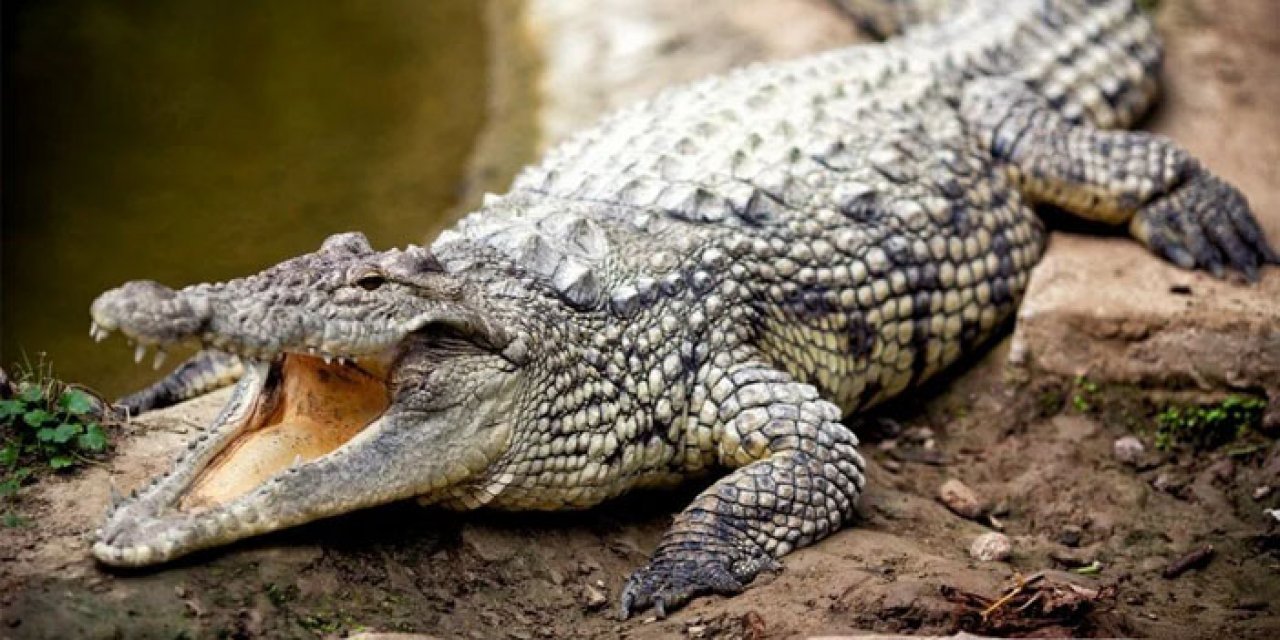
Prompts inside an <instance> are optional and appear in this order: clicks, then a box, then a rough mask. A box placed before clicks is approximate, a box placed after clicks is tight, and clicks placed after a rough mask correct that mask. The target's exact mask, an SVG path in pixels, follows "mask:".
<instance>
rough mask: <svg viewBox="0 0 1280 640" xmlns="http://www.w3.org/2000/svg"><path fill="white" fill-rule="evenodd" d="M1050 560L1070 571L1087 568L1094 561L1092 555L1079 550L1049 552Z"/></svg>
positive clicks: (1054, 550)
mask: <svg viewBox="0 0 1280 640" xmlns="http://www.w3.org/2000/svg"><path fill="white" fill-rule="evenodd" d="M1049 558H1050V559H1052V560H1053V561H1054V562H1057V563H1058V564H1061V565H1062V566H1064V567H1067V568H1068V569H1076V568H1079V567H1087V566H1089V565H1091V564H1093V561H1094V558H1093V556H1092V554H1088V553H1085V552H1084V551H1081V550H1079V549H1053V550H1052V551H1050V552H1049Z"/></svg>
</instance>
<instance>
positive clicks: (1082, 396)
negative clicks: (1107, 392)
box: [1071, 376, 1098, 413]
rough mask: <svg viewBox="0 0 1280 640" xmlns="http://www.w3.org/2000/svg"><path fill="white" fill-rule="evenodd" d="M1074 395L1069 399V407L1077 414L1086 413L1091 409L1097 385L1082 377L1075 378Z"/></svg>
mask: <svg viewBox="0 0 1280 640" xmlns="http://www.w3.org/2000/svg"><path fill="white" fill-rule="evenodd" d="M1075 389H1076V392H1075V395H1073V396H1072V397H1071V406H1073V407H1075V409H1076V412H1077V413H1088V412H1089V410H1090V409H1093V396H1094V394H1096V393H1098V384H1097V383H1096V382H1094V381H1092V380H1090V379H1088V378H1086V377H1084V376H1076V383H1075Z"/></svg>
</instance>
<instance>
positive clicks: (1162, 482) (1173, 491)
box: [1151, 472, 1187, 496]
mask: <svg viewBox="0 0 1280 640" xmlns="http://www.w3.org/2000/svg"><path fill="white" fill-rule="evenodd" d="M1151 486H1152V487H1154V488H1155V489H1156V490H1157V491H1163V492H1165V493H1168V494H1170V495H1173V496H1177V495H1178V494H1179V493H1181V492H1182V488H1183V487H1185V486H1187V480H1186V478H1183V477H1181V476H1178V475H1175V474H1172V473H1167V472H1161V473H1160V474H1159V475H1157V476H1156V479H1155V480H1152V481H1151Z"/></svg>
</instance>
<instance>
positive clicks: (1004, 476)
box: [0, 0, 1280, 638]
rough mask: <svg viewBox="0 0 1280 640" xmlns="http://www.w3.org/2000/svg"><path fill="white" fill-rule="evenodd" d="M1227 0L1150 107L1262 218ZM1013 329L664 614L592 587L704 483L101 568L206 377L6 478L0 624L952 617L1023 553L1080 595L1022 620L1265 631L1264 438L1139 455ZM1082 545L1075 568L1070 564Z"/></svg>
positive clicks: (1227, 632) (571, 623) (1248, 51)
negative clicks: (109, 446)
mask: <svg viewBox="0 0 1280 640" xmlns="http://www.w3.org/2000/svg"><path fill="white" fill-rule="evenodd" d="M757 4H758V3H757ZM793 4H795V3H794V2H787V3H782V5H783V6H786V5H793ZM1231 4H1232V5H1235V6H1234V8H1231V9H1230V10H1225V9H1222V8H1217V9H1214V8H1213V7H1216V6H1217V5H1216V4H1212V3H1207V2H1197V1H1195V0H1178V1H1174V0H1168V1H1166V2H1163V3H1161V5H1162V6H1161V9H1160V13H1159V18H1160V24H1161V27H1162V29H1163V30H1164V32H1165V33H1166V36H1167V46H1168V50H1169V63H1168V65H1167V69H1168V76H1169V83H1168V85H1167V86H1168V88H1169V95H1168V99H1167V100H1166V101H1165V104H1164V106H1163V107H1162V109H1161V110H1160V112H1159V113H1158V114H1157V116H1156V117H1155V118H1154V119H1153V121H1152V126H1153V127H1154V128H1156V129H1157V130H1159V131H1162V132H1165V133H1169V134H1170V135H1173V136H1174V137H1176V138H1177V139H1179V140H1180V141H1181V142H1182V143H1184V144H1185V145H1186V146H1188V147H1189V148H1191V149H1192V150H1193V151H1195V152H1196V153H1198V154H1200V155H1201V156H1202V157H1204V158H1206V160H1207V161H1208V163H1209V164H1210V165H1211V166H1214V167H1215V168H1218V169H1219V170H1220V171H1221V172H1222V173H1224V174H1226V175H1227V176H1229V177H1231V178H1232V179H1233V180H1235V181H1236V182H1237V183H1238V184H1240V185H1241V187H1242V188H1243V189H1244V190H1245V191H1246V192H1247V193H1248V194H1249V195H1250V197H1251V198H1252V199H1253V201H1254V202H1255V204H1256V205H1257V206H1258V207H1259V210H1260V211H1263V212H1264V213H1266V214H1267V219H1268V222H1267V223H1266V224H1267V225H1268V226H1269V228H1270V230H1271V231H1272V232H1273V233H1280V215H1275V214H1277V213H1280V190H1277V189H1276V187H1275V185H1276V184H1277V182H1278V180H1277V179H1278V178H1280V175H1277V171H1280V116H1277V115H1276V114H1277V113H1280V111H1277V110H1276V109H1275V108H1274V105H1275V104H1278V103H1280V83H1277V82H1276V80H1277V77H1276V72H1275V69H1276V68H1277V64H1280V36H1277V35H1276V34H1275V32H1274V29H1273V28H1272V26H1273V25H1274V24H1275V22H1274V19H1275V16H1274V12H1273V9H1272V8H1269V7H1267V6H1266V5H1267V4H1268V3H1266V2H1253V3H1244V2H1235V3H1231ZM756 23H757V24H758V28H768V25H769V24H770V21H768V20H763V19H759V20H756ZM1233 150H1240V151H1239V152H1238V153H1237V152H1233ZM1269 275H1270V276H1271V277H1275V276H1276V275H1277V273H1276V272H1275V271H1274V270H1273V271H1272V272H1271V273H1270V274H1269ZM1007 344H1008V343H1007V340H1006V341H1004V342H1002V343H1000V344H998V345H997V346H996V347H995V348H993V349H992V350H991V351H989V352H988V353H987V354H986V355H985V356H984V357H983V358H981V359H979V360H977V361H975V362H972V363H970V364H968V365H967V366H965V367H962V368H961V369H960V371H959V372H958V373H957V374H955V375H953V376H951V377H950V378H948V379H945V380H941V381H939V382H938V383H937V384H934V385H932V386H931V387H930V388H929V389H926V390H924V391H923V392H921V393H919V394H917V395H915V396H914V398H913V402H911V403H910V405H909V406H897V407H890V408H888V409H887V410H886V412H885V416H887V417H890V418H893V419H894V420H896V421H897V422H898V424H899V425H900V427H901V431H900V432H897V433H896V435H894V434H893V430H891V429H888V428H887V427H885V426H884V424H883V423H877V424H873V425H867V427H866V428H864V429H862V432H863V433H864V434H866V439H867V444H866V445H865V447H864V451H865V452H866V454H867V457H868V462H869V477H870V484H869V490H868V492H867V494H866V496H865V497H864V499H863V502H862V503H861V507H860V518H859V522H858V523H856V525H855V526H852V527H849V528H848V529H846V530H844V531H842V532H840V533H838V534H836V535H834V536H832V537H831V538H829V539H828V540H826V541H824V542H822V543H820V544H818V545H816V546H814V547H812V548H809V549H804V550H801V551H799V552H797V553H794V554H793V555H791V556H789V557H788V558H787V559H786V561H785V563H784V564H785V568H784V570H783V571H782V572H781V573H779V574H777V575H772V576H765V577H762V578H761V579H760V580H757V583H756V584H755V585H754V586H753V587H752V588H751V589H750V590H749V591H748V592H746V593H745V594H743V595H741V596H738V597H735V598H731V599H726V598H719V597H710V598H703V599H700V600H698V601H696V602H695V603H693V604H692V605H690V606H688V607H687V608H685V609H683V610H681V611H679V612H678V613H676V614H675V615H673V616H672V617H670V618H668V619H666V620H653V619H651V618H641V619H635V620H631V621H627V622H618V621H616V620H614V619H613V618H612V609H613V605H614V602H615V599H616V596H617V593H618V589H619V587H620V585H621V584H622V582H623V580H624V579H625V577H626V576H627V574H628V573H629V572H630V571H631V570H632V569H633V568H635V567H636V566H637V565H639V564H640V563H642V562H643V561H644V560H645V558H646V555H647V552H648V551H649V550H650V549H651V548H652V547H653V545H654V544H655V543H656V541H657V539H658V537H659V536H660V534H661V532H662V531H663V529H664V528H665V527H666V525H667V523H668V522H669V521H670V518H671V516H672V514H674V513H675V512H677V511H678V510H679V509H680V508H681V507H682V506H683V505H684V504H685V503H686V502H687V500H688V498H689V496H690V495H691V494H692V493H693V492H694V491H696V490H697V489H698V487H689V488H688V489H687V490H685V491H683V492H674V493H649V494H638V495H634V496H631V497H629V498H627V499H624V500H621V501H618V502H615V503H612V504H609V505H606V506H604V507H602V508H599V509H596V510H593V511H589V512H585V513H570V514H495V513H471V514H455V513H449V512H443V511H438V510H431V509H422V508H418V507H416V506H412V505H393V506H389V507H386V508H382V509H375V510H371V511H367V512H363V513H358V514H352V515H350V516H347V517H343V518H339V519H336V520H333V521H328V522H322V523H317V524H315V525H312V526H307V527H303V528H300V529H297V530H294V531H288V532H284V533H281V534H278V535H273V536H268V537H265V538H262V539H259V540H255V541H251V542H249V543H247V544H240V545H236V546H234V547H232V548H228V549H222V550H218V551H215V552H210V553H203V554H200V555H198V556H196V557H194V558H191V559H189V560H187V561H183V562H181V563H178V564H177V565H174V566H168V567H164V568H162V569H158V570H152V571H145V572H107V571H103V570H101V569H100V568H98V567H97V566H95V565H94V564H93V563H92V562H91V561H90V560H89V559H88V556H87V546H88V545H87V540H88V539H89V536H90V534H91V532H92V530H93V529H94V527H96V526H97V524H98V521H99V520H100V518H101V514H102V512H103V510H104V508H105V504H106V502H107V499H108V490H109V489H108V487H109V486H110V484H111V483H113V482H114V483H115V484H116V485H118V486H120V487H122V488H126V489H127V488H128V487H130V486H132V485H134V484H136V483H138V482H140V481H141V480H142V479H143V478H145V477H147V476H149V475H150V474H152V473H155V472H157V471H159V470H160V469H162V468H163V467H165V466H166V465H168V464H169V462H168V461H169V459H170V457H171V454H172V452H173V451H174V450H175V449H176V448H177V447H180V446H181V445H182V443H183V442H185V440H186V439H187V438H189V437H191V435H192V433H193V432H194V427H193V424H192V423H194V422H199V421H200V420H202V419H204V416H207V415H208V414H209V411H210V410H211V407H213V406H216V405H218V404H219V401H220V400H221V397H220V396H213V397H210V398H205V399H202V400H200V401H197V402H196V403H193V404H192V405H188V406H184V407H180V408H176V409H174V410H170V411H167V412H163V413H162V414H157V416H156V417H153V418H150V419H147V420H144V421H141V422H140V423H138V424H135V425H132V426H130V427H127V428H126V431H125V433H122V434H121V436H120V437H118V438H117V453H116V455H115V456H114V457H113V458H112V459H111V460H110V461H109V462H108V463H107V464H105V465H102V466H96V467H93V468H90V469H87V470H86V471H83V472H81V473H79V474H77V475H74V476H70V477H55V478H50V479H47V480H45V481H43V482H41V483H40V484H38V485H34V486H32V487H28V488H27V489H25V490H24V492H23V494H22V501H21V507H22V509H23V511H24V513H25V514H26V515H27V516H28V518H29V519H30V521H31V522H32V523H33V526H30V527H25V528H17V529H4V530H0V637H24V638H64V637H95V638H114V637H130V638H135V637H137V638H142V637H164V638H172V637H320V636H340V635H343V634H347V633H350V632H352V631H356V630H379V631H419V632H423V633H430V634H433V635H436V636H439V637H450V638H451V637H474V638H490V637H507V638H558V637H579V636H598V637H630V638H657V637H673V636H676V637H678V636H689V637H793V636H802V635H810V634H841V633H854V632H868V631H876V632H886V633H893V632H898V633H949V632H953V631H955V630H958V629H960V628H973V627H972V626H967V625H972V624H973V623H974V622H975V618H974V616H973V615H972V608H966V606H965V605H964V604H961V603H960V601H962V600H964V598H963V596H962V594H961V592H969V593H974V594H980V595H983V596H988V597H996V596H998V595H999V594H1000V593H1002V592H1003V591H1004V590H1005V589H1007V588H1008V587H1009V586H1010V583H1011V580H1013V579H1014V578H1015V576H1018V575H1023V576H1027V575H1033V574H1036V573H1039V572H1045V575H1046V577H1045V578H1044V582H1054V583H1057V584H1062V583H1067V582H1070V583H1073V584H1076V585H1079V586H1080V587H1082V588H1083V591H1080V592H1072V593H1085V594H1088V595H1089V596H1092V594H1094V593H1097V594H1098V601H1097V602H1096V603H1093V605H1092V606H1081V607H1080V608H1078V609H1076V610H1074V613H1073V614H1072V615H1070V616H1067V617H1065V618H1064V619H1063V620H1061V621H1058V622H1054V623H1044V624H1042V625H1040V626H1039V629H1038V630H1037V629H1036V628H1035V626H1036V625H1031V626H1030V627H1028V628H1023V629H1020V631H1021V632H1022V633H1033V632H1034V633H1040V634H1049V635H1053V634H1056V635H1063V634H1076V635H1107V636H1117V635H1125V636H1144V637H1206V638H1207V637H1241V638H1274V637H1280V616H1278V615H1277V614H1278V613H1280V612H1278V611H1277V607H1280V605H1276V604H1274V603H1276V602H1277V601H1280V552H1278V551H1277V550H1278V549H1280V530H1277V528H1276V525H1275V523H1274V522H1272V521H1270V518H1269V517H1267V516H1265V515H1264V514H1263V509H1264V508H1275V507H1277V506H1280V493H1277V492H1271V493H1269V494H1268V495H1266V496H1264V497H1260V498H1255V497H1254V496H1255V493H1257V492H1259V487H1264V486H1265V487H1272V486H1274V487H1280V445H1277V444H1276V443H1275V442H1273V441H1270V440H1267V441H1263V442H1261V443H1260V447H1259V448H1258V449H1257V450H1256V451H1253V452H1252V453H1248V454H1245V455H1235V456H1233V455H1230V454H1229V451H1230V449H1231V448H1230V447H1223V448H1221V449H1218V450H1214V451H1208V452H1199V453H1193V452H1189V451H1181V452H1175V453H1169V454H1158V453H1156V452H1155V451H1154V449H1153V448H1152V447H1151V444H1152V443H1151V440H1150V425H1151V416H1152V413H1153V412H1154V410H1155V404H1153V401H1152V400H1150V399H1149V398H1148V397H1146V396H1143V395H1139V394H1136V393H1133V392H1132V391H1130V390H1127V389H1124V388H1120V387H1115V388H1112V387H1107V386H1103V387H1102V388H1099V389H1097V390H1094V391H1090V390H1087V389H1083V388H1081V387H1079V386H1078V385H1077V384H1076V383H1075V382H1073V381H1071V380H1057V379H1053V378H1050V377H1045V376H1036V377H1034V378H1032V379H1030V380H1026V379H1018V378H1016V377H1015V376H1011V375H1009V373H1008V372H1007V371H1006V370H1005V366H1004V363H1005V360H1006V356H1007V351H1008V346H1007ZM1077 398H1078V400H1077ZM1086 405H1087V406H1086ZM886 431H888V432H890V434H891V436H890V437H885V436H883V435H877V434H883V433H885V432H886ZM1132 432H1136V433H1138V435H1140V436H1143V437H1144V439H1145V441H1146V443H1147V445H1148V453H1147V454H1146V455H1145V456H1143V457H1142V459H1141V460H1140V461H1139V464H1138V465H1137V466H1130V465H1125V464H1122V463H1120V462H1117V461H1116V460H1115V459H1114V457H1113V454H1112V444H1113V442H1114V441H1115V440H1116V439H1117V438H1119V437H1121V436H1124V435H1127V434H1129V433H1132ZM951 478H956V479H960V480H962V481H964V482H965V483H966V484H968V485H969V486H970V487H972V488H973V489H974V490H975V491H976V492H977V494H978V495H979V496H980V497H981V498H982V499H983V501H984V502H985V504H986V505H987V507H988V512H989V513H990V514H992V515H993V516H994V520H992V519H991V518H987V517H983V518H980V519H979V520H980V521H975V520H971V519H967V518H963V517H960V516H958V515H955V514H954V513H952V512H951V511H950V510H948V509H947V508H946V507H945V506H943V505H942V504H941V503H940V502H939V501H938V500H937V499H936V497H935V496H937V493H938V488H939V486H940V485H941V484H942V483H943V482H944V481H946V480H947V479H951ZM996 526H999V527H1000V528H1002V529H1003V531H1004V533H1005V534H1007V535H1008V536H1009V537H1010V539H1011V540H1012V543H1013V554H1012V557H1011V558H1010V559H1009V560H1008V561H1007V562H978V561H975V560H972V559H971V558H970V556H969V553H968V549H969V546H970V544H971V543H972V541H973V539H974V538H975V537H977V536H978V535H980V534H983V533H985V532H988V531H991V530H993V528H994V527H996ZM1204 545H1212V546H1213V548H1214V550H1215V553H1214V555H1213V557H1212V558H1211V559H1210V560H1209V561H1208V563H1207V564H1205V565H1204V566H1202V567H1199V568H1195V569H1192V570H1190V571H1187V572H1186V573H1183V574H1182V575H1180V576H1179V577H1177V578H1173V579H1168V578H1165V577H1162V572H1163V571H1164V569H1165V568H1166V567H1167V566H1168V565H1169V563H1170V562H1172V561H1174V560H1175V559H1177V558H1179V557H1181V556H1183V555H1185V554H1186V553H1187V552H1190V551H1192V550H1194V549H1197V548H1200V547H1202V546H1204ZM1095 560H1096V561H1097V562H1099V563H1100V571H1098V572H1096V573H1094V574H1092V575H1080V574H1078V573H1075V572H1073V571H1071V570H1072V569H1073V568H1075V567H1077V566H1080V565H1088V564H1090V563H1091V562H1093V561H1095ZM1044 582H1042V583H1041V584H1043V583H1044ZM1063 588H1064V589H1065V587H1063ZM980 630H981V629H980ZM999 630H1000V629H991V628H987V629H985V631H986V632H990V633H994V632H996V631H999ZM1004 630H1005V631H1010V630H1012V628H1011V627H1006V628H1005V629H1004Z"/></svg>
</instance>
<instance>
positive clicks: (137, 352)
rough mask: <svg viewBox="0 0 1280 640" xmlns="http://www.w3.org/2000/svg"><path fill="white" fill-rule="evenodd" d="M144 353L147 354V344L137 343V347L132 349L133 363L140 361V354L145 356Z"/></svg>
mask: <svg viewBox="0 0 1280 640" xmlns="http://www.w3.org/2000/svg"><path fill="white" fill-rule="evenodd" d="M145 355H147V345H145V344H140V345H138V346H137V348H135V349H134V350H133V361H134V363H135V364H136V363H139V362H142V356H145Z"/></svg>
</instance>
